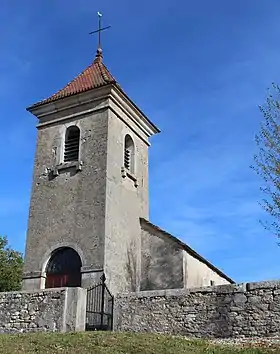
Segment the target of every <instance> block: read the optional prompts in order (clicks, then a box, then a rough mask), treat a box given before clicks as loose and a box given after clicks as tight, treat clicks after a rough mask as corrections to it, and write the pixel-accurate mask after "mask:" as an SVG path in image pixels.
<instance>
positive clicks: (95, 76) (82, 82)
mask: <svg viewBox="0 0 280 354" xmlns="http://www.w3.org/2000/svg"><path fill="white" fill-rule="evenodd" d="M108 84H113V85H116V86H117V87H118V88H119V89H121V88H120V85H119V84H118V83H117V81H116V80H115V78H114V77H113V75H112V74H111V73H110V72H109V70H108V69H107V67H106V66H105V64H104V63H103V55H102V49H101V48H98V49H97V52H96V56H95V59H94V61H93V62H92V63H91V64H90V65H89V66H88V67H87V68H86V69H85V70H84V71H82V72H81V73H80V74H79V75H78V76H76V77H75V78H74V79H73V80H72V81H70V82H69V83H68V84H67V85H66V86H64V87H63V88H62V89H61V90H59V91H57V92H56V93H54V94H53V95H52V96H50V97H48V98H46V99H44V100H42V101H39V102H37V103H35V104H33V105H32V106H31V107H30V109H32V108H35V107H39V106H41V105H44V104H46V103H50V102H54V101H57V100H59V99H61V98H64V97H69V96H73V95H76V94H79V93H82V92H86V91H89V90H92V89H95V88H99V87H102V86H105V85H108Z"/></svg>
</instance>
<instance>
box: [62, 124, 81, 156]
mask: <svg viewBox="0 0 280 354" xmlns="http://www.w3.org/2000/svg"><path fill="white" fill-rule="evenodd" d="M79 147H80V129H79V128H78V127H77V126H72V127H69V128H68V129H67V131H66V135H65V146H64V162H71V161H78V160H79Z"/></svg>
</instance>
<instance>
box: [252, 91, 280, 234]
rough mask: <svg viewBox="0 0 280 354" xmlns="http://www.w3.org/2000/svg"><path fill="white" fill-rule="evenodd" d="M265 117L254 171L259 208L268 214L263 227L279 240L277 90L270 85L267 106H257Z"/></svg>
mask: <svg viewBox="0 0 280 354" xmlns="http://www.w3.org/2000/svg"><path fill="white" fill-rule="evenodd" d="M260 110H261V112H262V114H263V116H264V121H263V122H262V124H261V128H260V131H259V133H258V134H257V135H256V139H255V140H256V144H257V147H258V154H257V155H255V156H254V161H255V165H254V166H253V169H254V170H255V171H256V172H257V174H258V175H260V176H261V178H262V179H263V182H264V184H263V186H262V187H261V191H262V192H263V195H264V197H263V199H262V201H261V203H260V204H261V205H262V207H263V208H264V210H265V211H266V212H267V214H268V216H269V217H268V220H266V221H265V222H262V224H263V225H264V227H265V228H266V229H268V230H269V231H271V232H272V233H273V234H275V235H276V236H277V237H280V88H279V86H277V85H275V84H273V85H272V90H270V92H269V94H268V97H267V99H266V103H265V104H264V105H263V106H261V107H260Z"/></svg>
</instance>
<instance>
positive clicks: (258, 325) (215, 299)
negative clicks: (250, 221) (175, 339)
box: [114, 281, 280, 338]
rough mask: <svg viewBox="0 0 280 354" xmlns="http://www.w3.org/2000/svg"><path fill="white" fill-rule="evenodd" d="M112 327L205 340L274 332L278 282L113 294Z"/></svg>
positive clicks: (278, 331) (278, 323)
mask: <svg viewBox="0 0 280 354" xmlns="http://www.w3.org/2000/svg"><path fill="white" fill-rule="evenodd" d="M114 328H115V330H116V331H133V332H158V333H169V334H173V335H175V334H176V335H184V336H190V337H205V338H229V337H232V338H234V337H235V338H238V337H239V338H240V337H256V336H258V337H272V336H280V281H271V282H260V283H244V284H239V285H237V284H234V285H219V286H214V287H205V288H196V289H175V290H162V291H143V292H138V293H131V294H119V295H118V296H117V297H116V298H115V321H114Z"/></svg>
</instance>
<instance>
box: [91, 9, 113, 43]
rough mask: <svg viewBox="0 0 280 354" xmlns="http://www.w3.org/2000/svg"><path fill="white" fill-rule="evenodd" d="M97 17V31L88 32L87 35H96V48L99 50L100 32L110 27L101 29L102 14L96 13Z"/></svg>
mask: <svg viewBox="0 0 280 354" xmlns="http://www.w3.org/2000/svg"><path fill="white" fill-rule="evenodd" d="M97 15H98V30H96V31H93V32H90V33H89V34H94V33H98V48H101V31H104V30H106V29H108V28H110V27H111V26H107V27H103V28H101V17H102V14H101V13H100V12H97Z"/></svg>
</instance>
